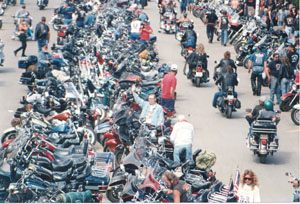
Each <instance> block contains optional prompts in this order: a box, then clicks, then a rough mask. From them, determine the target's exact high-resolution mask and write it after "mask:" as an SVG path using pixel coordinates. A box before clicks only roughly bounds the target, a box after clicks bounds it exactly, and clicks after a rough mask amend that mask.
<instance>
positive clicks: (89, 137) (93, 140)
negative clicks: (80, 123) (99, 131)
mask: <svg viewBox="0 0 300 204" xmlns="http://www.w3.org/2000/svg"><path fill="white" fill-rule="evenodd" d="M84 131H85V135H87V140H88V141H89V142H90V143H91V144H92V145H95V144H96V135H95V133H94V130H93V129H92V128H90V127H85V128H84Z"/></svg>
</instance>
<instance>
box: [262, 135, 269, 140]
mask: <svg viewBox="0 0 300 204" xmlns="http://www.w3.org/2000/svg"><path fill="white" fill-rule="evenodd" d="M260 139H266V140H267V139H268V135H266V134H262V135H260Z"/></svg>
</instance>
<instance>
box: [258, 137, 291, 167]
mask: <svg viewBox="0 0 300 204" xmlns="http://www.w3.org/2000/svg"><path fill="white" fill-rule="evenodd" d="M279 148H280V139H279ZM291 156H292V152H282V151H280V149H279V151H278V152H275V153H274V155H273V156H271V155H268V156H267V160H266V163H265V164H262V165H269V164H274V165H284V164H288V163H289V162H290V159H289V158H291ZM254 162H256V163H260V162H259V157H258V156H257V155H255V159H254Z"/></svg>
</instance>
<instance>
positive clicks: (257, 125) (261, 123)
mask: <svg viewBox="0 0 300 204" xmlns="http://www.w3.org/2000/svg"><path fill="white" fill-rule="evenodd" d="M253 129H254V130H256V129H269V130H276V129H277V126H276V123H274V122H272V121H271V120H270V119H266V120H263V119H259V120H256V121H254V122H253Z"/></svg>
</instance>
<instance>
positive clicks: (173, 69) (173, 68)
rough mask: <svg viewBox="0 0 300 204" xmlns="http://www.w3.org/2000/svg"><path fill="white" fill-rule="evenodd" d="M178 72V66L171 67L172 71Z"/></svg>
mask: <svg viewBox="0 0 300 204" xmlns="http://www.w3.org/2000/svg"><path fill="white" fill-rule="evenodd" d="M177 70H178V68H177V64H172V65H171V71H173V72H177Z"/></svg>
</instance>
